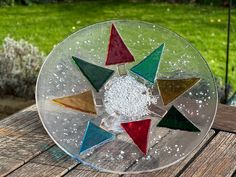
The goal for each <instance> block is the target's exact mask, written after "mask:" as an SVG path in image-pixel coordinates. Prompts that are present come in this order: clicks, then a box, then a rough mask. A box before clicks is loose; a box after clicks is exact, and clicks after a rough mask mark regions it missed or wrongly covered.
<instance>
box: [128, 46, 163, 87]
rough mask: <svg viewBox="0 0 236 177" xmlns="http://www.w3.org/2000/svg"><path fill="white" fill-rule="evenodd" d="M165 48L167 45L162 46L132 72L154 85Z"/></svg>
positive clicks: (132, 69) (134, 67)
mask: <svg viewBox="0 0 236 177" xmlns="http://www.w3.org/2000/svg"><path fill="white" fill-rule="evenodd" d="M164 47H165V44H164V43H163V44H161V45H160V46H159V47H158V48H157V49H155V50H154V51H153V52H152V53H151V54H150V55H148V56H147V57H146V58H144V59H143V60H142V61H141V62H140V63H138V64H137V65H135V66H133V67H132V68H131V69H130V70H131V71H132V72H133V73H135V74H137V75H139V76H140V77H142V78H144V79H146V80H148V81H149V82H151V83H154V82H155V78H156V73H157V68H158V66H159V63H160V60H161V55H162V52H163V49H164Z"/></svg>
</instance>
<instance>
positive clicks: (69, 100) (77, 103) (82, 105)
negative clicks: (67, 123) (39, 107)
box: [52, 90, 97, 115]
mask: <svg viewBox="0 0 236 177" xmlns="http://www.w3.org/2000/svg"><path fill="white" fill-rule="evenodd" d="M52 101H53V102H55V103H57V104H60V105H63V106H65V107H68V108H71V109H76V110H79V111H82V112H86V113H91V114H95V115H96V114H97V113H96V108H95V104H94V100H93V94H92V91H91V90H89V91H85V92H83V93H80V94H76V95H70V96H65V97H61V98H55V99H53V100H52Z"/></svg>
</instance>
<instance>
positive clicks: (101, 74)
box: [72, 56, 114, 92]
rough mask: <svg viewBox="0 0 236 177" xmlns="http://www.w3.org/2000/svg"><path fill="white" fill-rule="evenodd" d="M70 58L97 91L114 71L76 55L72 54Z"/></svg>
mask: <svg viewBox="0 0 236 177" xmlns="http://www.w3.org/2000/svg"><path fill="white" fill-rule="evenodd" d="M72 59H73V60H74V61H75V63H76V65H77V66H78V67H79V69H80V71H81V72H82V73H83V75H84V76H85V77H86V78H87V79H88V81H89V82H90V83H91V85H92V86H93V87H94V89H95V90H96V91H97V92H99V90H100V89H101V87H102V86H103V85H104V84H105V83H106V81H107V80H108V79H109V78H110V77H111V76H112V74H113V73H114V71H113V70H110V69H107V68H103V67H100V66H97V65H94V64H92V63H88V62H86V61H84V60H81V59H79V58H77V57H74V56H72Z"/></svg>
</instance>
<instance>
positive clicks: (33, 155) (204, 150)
mask: <svg viewBox="0 0 236 177" xmlns="http://www.w3.org/2000/svg"><path fill="white" fill-rule="evenodd" d="M218 107H219V108H218V113H217V116H216V121H215V123H214V125H213V128H214V129H212V130H211V131H210V132H209V134H208V135H207V137H206V138H205V140H204V141H203V142H202V143H201V144H200V145H199V146H198V148H197V149H195V151H194V152H193V153H192V154H190V155H189V156H188V157H187V158H186V159H184V160H183V161H181V162H179V163H177V164H175V165H173V166H171V167H169V168H166V169H164V170H160V171H156V172H153V173H145V174H140V175H131V176H159V177H162V176H166V177H171V176H185V177H191V176H196V177H197V176H199V177H204V176H209V177H220V176H222V177H233V176H236V172H235V170H236V134H235V133H236V107H229V106H224V105H219V106H218ZM0 176H22V177H26V176H29V177H33V176H38V177H43V176H65V177H73V176H91V177H92V176H108V177H113V176H128V175H117V174H109V173H102V172H98V171H95V170H93V169H91V168H89V167H87V166H84V165H82V164H80V163H78V162H76V161H75V160H73V159H72V158H70V157H69V156H67V155H66V154H65V153H64V152H63V151H61V150H60V149H59V148H58V147H57V146H56V145H55V144H54V143H53V141H52V140H51V139H50V138H49V136H48V135H47V133H46V132H45V130H44V129H43V127H42V124H41V122H40V120H39V117H38V113H37V109H36V106H35V105H33V106H31V107H29V108H27V109H24V110H22V111H20V112H18V113H16V114H14V115H12V116H10V117H7V118H5V119H3V120H2V121H0Z"/></svg>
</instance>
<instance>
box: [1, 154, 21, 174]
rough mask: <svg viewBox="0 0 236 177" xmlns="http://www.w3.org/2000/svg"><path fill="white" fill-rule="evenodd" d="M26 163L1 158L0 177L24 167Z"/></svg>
mask: <svg viewBox="0 0 236 177" xmlns="http://www.w3.org/2000/svg"><path fill="white" fill-rule="evenodd" d="M23 163H24V161H21V160H16V159H12V158H7V157H3V156H0V177H2V176H5V175H7V174H8V173H10V172H11V171H13V170H15V169H17V168H18V167H20V166H21V165H23Z"/></svg>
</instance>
